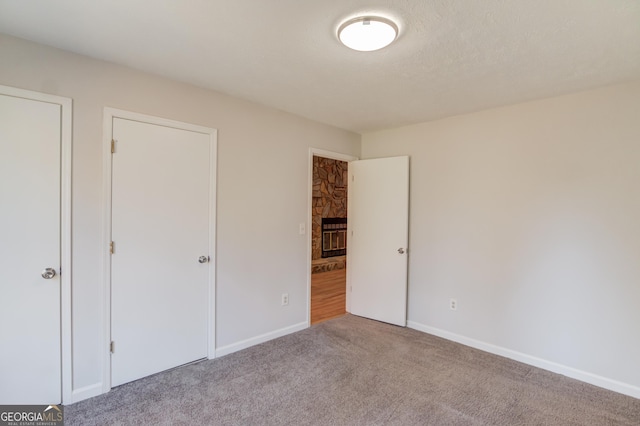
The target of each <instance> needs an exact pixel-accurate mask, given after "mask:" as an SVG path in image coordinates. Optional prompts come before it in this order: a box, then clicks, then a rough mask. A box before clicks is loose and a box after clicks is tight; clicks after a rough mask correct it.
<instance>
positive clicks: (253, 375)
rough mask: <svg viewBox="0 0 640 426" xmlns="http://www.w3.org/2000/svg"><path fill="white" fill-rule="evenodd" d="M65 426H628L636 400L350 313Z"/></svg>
mask: <svg viewBox="0 0 640 426" xmlns="http://www.w3.org/2000/svg"><path fill="white" fill-rule="evenodd" d="M65 417H66V424H67V425H109V424H123V425H125V424H126V425H128V424H153V425H598V426H601V425H635V426H637V425H640V400H639V399H635V398H631V397H628V396H624V395H621V394H617V393H614V392H610V391H607V390H604V389H601V388H597V387H595V386H591V385H588V384H585V383H582V382H578V381H576V380H572V379H569V378H567V377H564V376H560V375H557V374H553V373H550V372H547V371H544V370H540V369H537V368H534V367H530V366H528V365H525V364H521V363H518V362H515V361H511V360H508V359H505V358H501V357H498V356H495V355H491V354H488V353H485V352H481V351H478V350H475V349H472V348H469V347H466V346H463V345H459V344H456V343H452V342H449V341H446V340H443V339H440V338H438V337H434V336H430V335H428V334H424V333H421V332H418V331H415V330H410V329H406V328H400V327H395V326H391V325H387V324H382V323H378V322H375V321H370V320H366V319H362V318H358V317H354V316H350V315H347V316H344V317H342V318H338V319H334V320H331V321H327V322H324V323H321V324H318V325H315V326H313V327H311V328H309V329H307V330H303V331H301V332H298V333H295V334H291V335H288V336H285V337H282V338H279V339H276V340H273V341H270V342H267V343H264V344H262V345H258V346H254V347H252V348H249V349H246V350H243V351H240V352H236V353H234V354H231V355H227V356H225V357H222V358H219V359H215V360H212V361H203V362H200V363H197V364H192V365H188V366H184V367H180V368H177V369H174V370H172V371H168V372H164V373H160V374H157V375H155V376H152V377H148V378H145V379H142V380H139V381H136V382H133V383H129V384H125V385H123V386H120V387H118V388H115V389H113V390H112V391H111V392H109V393H108V394H106V395H102V396H99V397H96V398H92V399H90V400H86V401H82V402H79V403H77V404H74V405H70V406H67V407H65Z"/></svg>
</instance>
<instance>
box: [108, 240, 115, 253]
mask: <svg viewBox="0 0 640 426" xmlns="http://www.w3.org/2000/svg"><path fill="white" fill-rule="evenodd" d="M115 252H116V249H115V243H114V242H113V241H111V242H110V243H109V253H111V254H113V253H115Z"/></svg>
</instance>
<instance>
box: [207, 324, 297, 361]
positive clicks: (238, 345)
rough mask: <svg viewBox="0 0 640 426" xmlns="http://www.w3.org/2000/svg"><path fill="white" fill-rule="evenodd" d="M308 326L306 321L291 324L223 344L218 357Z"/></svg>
mask: <svg viewBox="0 0 640 426" xmlns="http://www.w3.org/2000/svg"><path fill="white" fill-rule="evenodd" d="M308 327H309V325H308V324H307V322H306V321H305V322H301V323H298V324H294V325H290V326H288V327H284V328H281V329H279V330H275V331H270V332H269V333H264V334H261V335H259V336H256V337H252V338H250V339H245V340H241V341H239V342H236V343H232V344H230V345H226V346H222V347H220V348H218V349H217V350H216V357H221V356H225V355H229V354H232V353H234V352H238V351H240V350H242V349H246V348H249V347H251V346H255V345H259V344H260V343H264V342H268V341H269V340H273V339H277V338H278V337H282V336H286V335H287V334H291V333H295V332H297V331H300V330H304V329H305V328H308Z"/></svg>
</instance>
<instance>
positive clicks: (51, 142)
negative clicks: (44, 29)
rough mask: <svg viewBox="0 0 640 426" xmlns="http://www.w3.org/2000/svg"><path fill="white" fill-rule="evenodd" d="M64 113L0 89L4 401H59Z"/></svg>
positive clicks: (0, 398)
mask: <svg viewBox="0 0 640 426" xmlns="http://www.w3.org/2000/svg"><path fill="white" fill-rule="evenodd" d="M61 113H62V109H61V106H60V105H57V104H53V103H47V102H41V101H35V100H29V99H23V98H18V97H13V96H8V95H0V200H1V201H0V203H1V206H2V207H1V208H0V294H1V295H2V297H1V298H0V342H2V346H3V349H2V350H0V377H1V379H0V404H56V403H59V402H60V401H61V366H60V363H61V359H60V276H59V274H56V275H55V276H54V277H53V278H52V279H44V278H43V277H42V276H41V272H42V270H43V269H45V268H53V269H54V270H55V271H56V272H57V273H59V267H60V264H61V258H60V153H61Z"/></svg>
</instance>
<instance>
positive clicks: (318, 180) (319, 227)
mask: <svg viewBox="0 0 640 426" xmlns="http://www.w3.org/2000/svg"><path fill="white" fill-rule="evenodd" d="M347 166H348V163H347V162H346V161H339V160H332V159H329V158H323V157H317V156H314V157H313V194H312V195H313V199H312V203H313V204H312V209H313V215H312V229H311V252H312V258H311V265H312V270H311V272H312V273H317V272H325V271H331V270H334V269H342V268H345V267H346V256H345V255H346V244H347V238H346V237H347V233H346V231H347V229H346V227H347V225H346V223H347V181H348V175H347Z"/></svg>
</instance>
